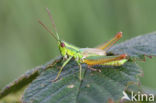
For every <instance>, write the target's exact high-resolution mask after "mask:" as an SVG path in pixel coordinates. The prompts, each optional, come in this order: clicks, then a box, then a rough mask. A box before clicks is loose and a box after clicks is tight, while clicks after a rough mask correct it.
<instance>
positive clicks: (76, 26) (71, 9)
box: [0, 0, 156, 88]
mask: <svg viewBox="0 0 156 103" xmlns="http://www.w3.org/2000/svg"><path fill="white" fill-rule="evenodd" d="M47 7H48V8H49V9H50V11H51V12H52V14H53V18H54V20H55V23H56V26H57V29H58V31H59V34H60V37H61V38H62V39H64V40H66V41H68V42H70V43H72V44H74V45H76V46H79V47H95V46H96V45H99V44H102V43H104V42H105V41H107V40H109V39H111V38H112V37H113V36H114V35H115V34H116V33H117V32H119V31H122V32H123V38H122V40H121V41H124V40H126V39H130V38H132V37H135V36H137V35H141V34H145V33H149V32H153V31H156V0H0V88H2V87H3V86H5V85H6V84H7V83H9V82H10V81H12V80H14V79H15V78H17V77H18V76H20V75H21V74H23V73H24V72H26V71H27V70H28V69H31V68H33V67H35V66H38V65H41V64H44V63H46V62H47V61H49V60H50V59H52V58H54V57H56V56H58V55H59V51H58V48H57V45H56V41H55V40H54V39H53V38H51V36H50V35H49V34H48V32H47V31H45V30H44V29H43V28H42V27H41V26H40V25H39V24H38V22H37V20H38V19H41V20H42V21H43V22H44V23H45V24H46V25H48V26H49V28H52V26H51V23H50V20H49V18H48V15H47V12H46V11H45V8H47ZM155 62H156V57H155V58H153V59H147V61H146V62H138V63H139V64H140V65H141V66H142V67H143V70H144V77H143V78H141V81H142V84H144V85H145V86H148V87H151V88H156V82H155V79H156V75H155V74H156V63H155Z"/></svg>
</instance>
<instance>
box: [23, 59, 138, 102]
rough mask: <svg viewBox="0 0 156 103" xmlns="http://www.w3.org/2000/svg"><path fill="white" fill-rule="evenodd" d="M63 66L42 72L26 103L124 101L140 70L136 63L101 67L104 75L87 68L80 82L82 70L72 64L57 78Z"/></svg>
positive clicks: (26, 98) (24, 97)
mask: <svg viewBox="0 0 156 103" xmlns="http://www.w3.org/2000/svg"><path fill="white" fill-rule="evenodd" d="M60 65H61V63H57V64H56V66H54V67H53V68H51V69H48V70H46V71H44V72H42V73H41V75H40V76H38V78H37V79H36V80H34V81H33V82H32V83H31V85H30V86H29V87H28V88H27V89H26V91H25V93H24V96H23V98H22V101H23V103H106V102H107V101H108V99H110V98H111V99H113V100H115V101H116V100H120V98H121V97H122V96H123V95H122V91H123V90H125V89H126V87H127V86H128V84H129V83H130V82H134V83H137V82H138V80H137V75H138V74H139V73H140V68H139V67H138V66H137V65H136V64H135V63H133V62H127V63H126V64H125V65H124V66H122V67H117V68H116V69H115V68H111V67H107V68H106V67H100V68H101V72H93V71H90V70H89V69H88V68H87V66H86V65H83V73H84V77H83V80H82V81H80V80H79V79H78V76H79V67H78V66H77V63H76V62H74V60H73V61H71V62H70V63H69V64H67V65H66V66H65V68H64V70H63V71H62V73H61V79H60V80H58V81H56V82H52V80H54V79H55V77H56V75H57V73H58V69H57V67H59V66H60Z"/></svg>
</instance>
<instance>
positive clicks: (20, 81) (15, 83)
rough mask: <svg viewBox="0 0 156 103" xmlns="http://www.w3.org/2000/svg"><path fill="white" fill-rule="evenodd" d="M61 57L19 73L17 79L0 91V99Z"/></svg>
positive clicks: (31, 79) (16, 89) (28, 81)
mask: <svg viewBox="0 0 156 103" xmlns="http://www.w3.org/2000/svg"><path fill="white" fill-rule="evenodd" d="M60 59H61V57H58V58H56V59H54V60H51V61H49V62H48V63H47V64H45V65H42V66H38V67H36V68H34V69H32V70H29V71H28V72H26V73H25V74H23V75H21V76H20V77H19V78H18V79H16V80H14V81H13V82H11V83H10V84H8V85H7V86H6V87H4V88H3V89H2V90H1V91H0V99H1V98H3V97H5V96H6V95H8V94H9V93H14V92H17V91H19V90H20V89H22V88H23V87H25V86H26V85H28V84H29V83H31V82H32V81H33V80H34V79H35V78H36V77H37V76H38V75H39V74H40V73H41V72H42V71H44V70H45V69H48V68H49V67H50V66H51V65H52V64H53V63H55V62H57V61H59V60H60Z"/></svg>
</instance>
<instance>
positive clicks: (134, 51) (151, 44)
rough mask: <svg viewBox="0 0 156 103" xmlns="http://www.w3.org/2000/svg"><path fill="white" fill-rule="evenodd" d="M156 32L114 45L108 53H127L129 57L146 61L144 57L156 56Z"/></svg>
mask: <svg viewBox="0 0 156 103" xmlns="http://www.w3.org/2000/svg"><path fill="white" fill-rule="evenodd" d="M155 44H156V32H153V33H150V34H146V35H141V36H137V37H135V38H132V39H130V40H127V41H125V42H122V43H120V44H117V45H114V46H113V47H112V48H110V50H108V52H111V53H113V54H123V53H126V54H127V55H128V56H131V57H134V58H139V59H144V56H155V55H156V45H155Z"/></svg>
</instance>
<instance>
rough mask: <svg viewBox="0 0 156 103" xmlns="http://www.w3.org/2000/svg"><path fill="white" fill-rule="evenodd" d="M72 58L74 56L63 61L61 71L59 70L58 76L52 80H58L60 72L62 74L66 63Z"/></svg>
mask: <svg viewBox="0 0 156 103" xmlns="http://www.w3.org/2000/svg"><path fill="white" fill-rule="evenodd" d="M71 59H72V56H71V57H69V58H68V59H67V60H66V61H65V62H64V63H63V65H62V67H61V68H60V70H59V72H58V74H57V76H56V78H55V79H54V80H52V81H56V80H57V79H58V78H59V76H60V74H61V72H62V70H63V68H64V67H65V66H66V64H68V62H69V61H70V60H71Z"/></svg>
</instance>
